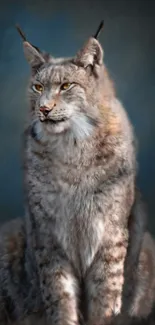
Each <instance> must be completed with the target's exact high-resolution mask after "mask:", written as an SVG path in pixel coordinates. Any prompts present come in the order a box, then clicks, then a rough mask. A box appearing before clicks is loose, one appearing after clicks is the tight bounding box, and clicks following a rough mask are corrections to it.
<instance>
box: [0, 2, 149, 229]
mask: <svg viewBox="0 0 155 325" xmlns="http://www.w3.org/2000/svg"><path fill="white" fill-rule="evenodd" d="M102 18H104V20H105V28H104V32H103V33H102V34H101V37H100V41H101V43H102V45H103V47H104V51H105V62H106V64H107V66H108V68H109V70H110V72H111V75H112V77H113V79H114V81H115V84H116V88H117V92H118V96H119V98H120V99H121V100H122V102H123V103H124V105H125V107H126V109H127V111H128V113H129V116H130V118H131V120H132V123H133V125H134V127H135V131H136V135H137V137H138V140H139V154H138V162H139V176H138V184H139V185H140V188H141V190H142V193H143V194H144V197H145V199H146V202H147V204H148V209H149V215H150V216H149V225H150V228H151V230H152V232H153V233H154V234H155V145H154V142H155V1H154V0H150V1H149V0H146V1H143V0H140V1H136V0H130V1H129V0H128V1H127V0H122V1H121V0H107V1H104V0H101V1H99V0H98V1H97V0H94V1H92V0H83V1H81V0H79V1H70V0H68V1H67V0H64V1H63V0H62V1H60V0H57V1H56V0H55V1H52V0H51V1H46V0H44V1H39V0H38V1H33V0H31V1H13V0H12V1H1V2H0V221H6V220H8V219H10V218H14V217H17V216H23V214H24V209H23V194H22V170H21V161H22V155H21V134H22V131H23V127H24V119H25V116H26V110H27V104H26V85H27V80H28V74H29V68H28V66H27V63H26V61H25V59H24V56H23V52H22V45H21V39H20V38H19V36H18V34H17V32H16V30H15V28H14V25H15V23H19V24H20V25H21V27H22V28H23V30H24V31H25V33H26V35H27V36H28V39H29V40H30V42H32V43H33V44H34V45H36V46H38V47H40V48H41V49H44V50H46V51H49V52H51V53H52V54H53V55H55V56H70V55H74V54H75V53H76V51H77V50H78V49H79V48H80V47H81V46H82V45H83V43H84V42H85V41H86V39H87V38H88V37H89V36H90V35H92V34H93V33H94V32H95V31H96V28H97V26H98V24H99V22H100V20H101V19H102Z"/></svg>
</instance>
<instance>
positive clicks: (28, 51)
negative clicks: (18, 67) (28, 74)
mask: <svg viewBox="0 0 155 325" xmlns="http://www.w3.org/2000/svg"><path fill="white" fill-rule="evenodd" d="M16 29H17V31H18V33H19V35H20V37H21V38H22V41H23V49H24V54H25V57H26V59H27V61H28V63H29V64H30V65H31V67H32V69H33V68H35V67H36V66H38V65H40V64H43V63H44V62H45V59H44V57H43V55H42V54H41V51H40V50H39V49H38V47H36V46H34V45H32V44H30V43H29V42H27V38H26V36H25V33H24V32H23V30H22V29H21V28H20V26H19V25H18V24H16Z"/></svg>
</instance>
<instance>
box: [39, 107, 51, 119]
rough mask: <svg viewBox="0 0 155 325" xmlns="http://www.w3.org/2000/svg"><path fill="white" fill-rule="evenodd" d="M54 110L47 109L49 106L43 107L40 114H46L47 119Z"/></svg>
mask: <svg viewBox="0 0 155 325" xmlns="http://www.w3.org/2000/svg"><path fill="white" fill-rule="evenodd" d="M51 110H52V108H50V107H47V106H41V107H40V112H42V113H43V114H44V116H45V117H46V116H47V115H48V114H49V112H50V111H51Z"/></svg>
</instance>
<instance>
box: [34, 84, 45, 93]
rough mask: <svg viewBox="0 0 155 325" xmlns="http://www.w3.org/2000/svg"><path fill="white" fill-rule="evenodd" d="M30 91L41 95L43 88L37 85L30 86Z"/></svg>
mask: <svg viewBox="0 0 155 325" xmlns="http://www.w3.org/2000/svg"><path fill="white" fill-rule="evenodd" d="M32 89H33V90H34V91H37V92H39V93H41V92H42V91H43V86H42V85H39V84H34V85H33V86H32Z"/></svg>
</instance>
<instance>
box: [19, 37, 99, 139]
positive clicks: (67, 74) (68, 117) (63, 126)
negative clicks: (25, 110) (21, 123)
mask: <svg viewBox="0 0 155 325" xmlns="http://www.w3.org/2000/svg"><path fill="white" fill-rule="evenodd" d="M24 52H25V56H26V58H27V60H28V61H29V63H30V65H31V69H32V72H33V73H32V76H31V81H30V85H29V98H30V102H31V107H32V111H33V112H32V111H31V113H32V123H33V121H34V125H35V133H38V134H39V133H40V131H41V132H43V133H44V134H45V133H46V135H47V134H48V135H49V134H50V135H52V134H57V133H62V132H66V131H70V132H71V133H72V134H73V135H74V136H75V137H76V138H80V139H81V138H84V137H87V136H89V135H91V134H92V133H93V130H94V128H95V125H96V124H97V122H98V120H99V117H100V112H99V109H98V104H99V102H100V100H101V94H102V93H103V90H101V87H102V88H104V66H103V63H102V61H103V60H102V59H103V52H102V48H101V46H100V44H99V43H98V41H97V40H95V39H93V38H91V39H90V40H89V41H88V43H87V44H86V46H85V47H84V48H83V49H82V50H81V51H80V52H79V53H78V54H77V55H76V56H75V58H72V59H61V58H58V59H54V58H52V57H51V59H50V60H49V58H48V62H47V61H46V60H45V57H44V56H43V55H42V54H41V53H39V52H37V50H36V49H35V48H34V47H33V46H32V45H30V44H29V43H28V42H24Z"/></svg>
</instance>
